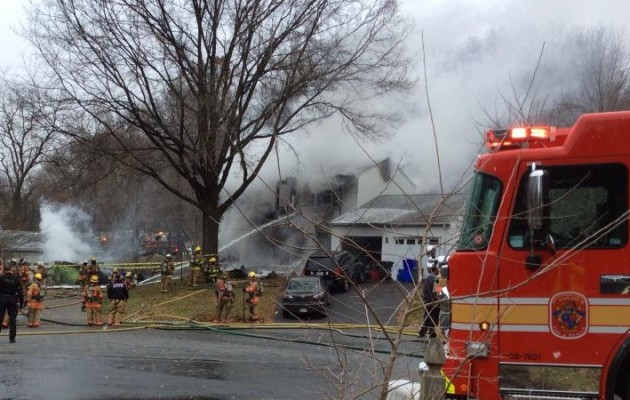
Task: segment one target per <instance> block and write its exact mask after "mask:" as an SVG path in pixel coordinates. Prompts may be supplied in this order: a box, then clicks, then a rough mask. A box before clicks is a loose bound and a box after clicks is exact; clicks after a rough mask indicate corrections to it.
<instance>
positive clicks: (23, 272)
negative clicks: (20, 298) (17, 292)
mask: <svg viewBox="0 0 630 400" xmlns="http://www.w3.org/2000/svg"><path fill="white" fill-rule="evenodd" d="M14 261H15V260H11V262H14ZM17 269H18V275H19V276H20V285H22V293H26V291H27V290H28V283H29V282H30V280H31V269H30V268H29V266H28V261H26V260H25V259H24V258H20V261H19V262H18V263H17ZM24 305H25V304H21V305H20V307H24Z"/></svg>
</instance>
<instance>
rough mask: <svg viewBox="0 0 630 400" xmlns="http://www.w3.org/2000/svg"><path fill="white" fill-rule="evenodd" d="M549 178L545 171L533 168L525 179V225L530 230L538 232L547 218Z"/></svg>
mask: <svg viewBox="0 0 630 400" xmlns="http://www.w3.org/2000/svg"><path fill="white" fill-rule="evenodd" d="M548 198H549V179H548V174H547V171H544V170H541V169H535V170H533V171H532V172H530V174H529V179H528V180H527V225H528V226H529V230H530V231H531V232H533V233H534V232H536V233H540V231H541V229H543V228H544V227H545V221H546V220H547V219H546V218H545V217H546V214H547V210H548V207H547V204H548V201H547V199H548Z"/></svg>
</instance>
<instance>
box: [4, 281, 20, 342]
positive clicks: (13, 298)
mask: <svg viewBox="0 0 630 400" xmlns="http://www.w3.org/2000/svg"><path fill="white" fill-rule="evenodd" d="M23 303H24V293H23V292H22V286H21V285H20V279H19V278H18V276H17V275H16V274H15V271H13V269H8V270H6V271H5V273H4V274H3V275H2V276H0V319H2V317H4V313H5V312H6V313H9V343H15V336H16V335H17V323H16V319H17V314H18V307H21V305H22V304H23ZM0 330H2V327H0Z"/></svg>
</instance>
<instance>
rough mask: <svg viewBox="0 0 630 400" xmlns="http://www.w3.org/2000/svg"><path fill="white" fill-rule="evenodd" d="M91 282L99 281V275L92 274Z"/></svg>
mask: <svg viewBox="0 0 630 400" xmlns="http://www.w3.org/2000/svg"><path fill="white" fill-rule="evenodd" d="M90 282H92V283H98V275H92V276H91V277H90Z"/></svg>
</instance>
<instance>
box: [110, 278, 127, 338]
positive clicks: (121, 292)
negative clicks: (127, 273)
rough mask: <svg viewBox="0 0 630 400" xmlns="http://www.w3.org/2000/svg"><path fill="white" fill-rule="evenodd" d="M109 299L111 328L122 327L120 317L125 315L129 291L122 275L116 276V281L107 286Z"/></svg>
mask: <svg viewBox="0 0 630 400" xmlns="http://www.w3.org/2000/svg"><path fill="white" fill-rule="evenodd" d="M107 298H108V299H109V317H108V318H107V324H108V325H109V326H118V325H120V317H121V316H122V315H123V314H124V313H125V309H126V306H127V300H128V299H129V290H128V289H127V285H125V282H123V280H122V278H121V276H120V274H116V275H114V280H113V281H111V282H110V283H109V284H108V285H107Z"/></svg>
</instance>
